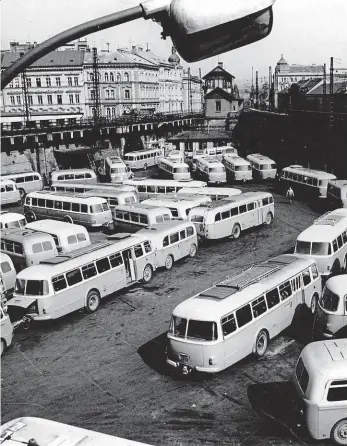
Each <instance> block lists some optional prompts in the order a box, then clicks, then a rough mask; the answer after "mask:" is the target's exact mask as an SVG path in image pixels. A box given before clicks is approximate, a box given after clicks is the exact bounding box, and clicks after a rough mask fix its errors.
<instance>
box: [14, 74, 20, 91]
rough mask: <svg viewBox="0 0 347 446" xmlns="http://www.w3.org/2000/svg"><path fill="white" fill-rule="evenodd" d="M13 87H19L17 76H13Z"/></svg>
mask: <svg viewBox="0 0 347 446" xmlns="http://www.w3.org/2000/svg"><path fill="white" fill-rule="evenodd" d="M14 87H15V88H19V87H20V85H19V77H16V78H15V80H14Z"/></svg>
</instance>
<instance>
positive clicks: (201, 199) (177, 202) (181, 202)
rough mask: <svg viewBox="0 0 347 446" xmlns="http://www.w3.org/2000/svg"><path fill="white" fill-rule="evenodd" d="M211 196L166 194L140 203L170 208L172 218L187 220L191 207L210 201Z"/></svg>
mask: <svg viewBox="0 0 347 446" xmlns="http://www.w3.org/2000/svg"><path fill="white" fill-rule="evenodd" d="M211 201H212V200H211V197H208V196H207V195H183V194H181V195H178V194H167V195H165V196H160V195H159V196H157V197H152V198H149V199H148V200H143V201H142V203H143V204H146V205H149V206H158V207H164V208H167V209H170V211H171V214H172V217H173V218H180V219H182V220H188V215H189V212H190V211H191V209H193V208H194V207H196V206H201V205H204V204H208V203H211Z"/></svg>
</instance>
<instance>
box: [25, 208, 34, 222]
mask: <svg viewBox="0 0 347 446" xmlns="http://www.w3.org/2000/svg"><path fill="white" fill-rule="evenodd" d="M26 216H27V220H28V221H29V222H32V221H36V214H35V212H34V211H31V210H30V211H29V212H28V213H27V214H26Z"/></svg>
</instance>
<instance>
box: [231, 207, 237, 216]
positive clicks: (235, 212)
mask: <svg viewBox="0 0 347 446" xmlns="http://www.w3.org/2000/svg"><path fill="white" fill-rule="evenodd" d="M235 215H239V208H238V207H235V208H231V209H230V216H231V217H234V216H235Z"/></svg>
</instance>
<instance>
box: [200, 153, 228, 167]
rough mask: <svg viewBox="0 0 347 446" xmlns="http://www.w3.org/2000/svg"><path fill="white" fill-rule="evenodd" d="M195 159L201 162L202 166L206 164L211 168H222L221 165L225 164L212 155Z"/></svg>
mask: <svg viewBox="0 0 347 446" xmlns="http://www.w3.org/2000/svg"><path fill="white" fill-rule="evenodd" d="M195 159H197V160H198V161H200V163H202V164H206V165H207V166H209V167H213V166H221V165H222V166H223V164H222V163H221V162H220V161H219V160H218V159H217V158H216V157H214V156H212V155H200V156H196V157H195Z"/></svg>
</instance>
